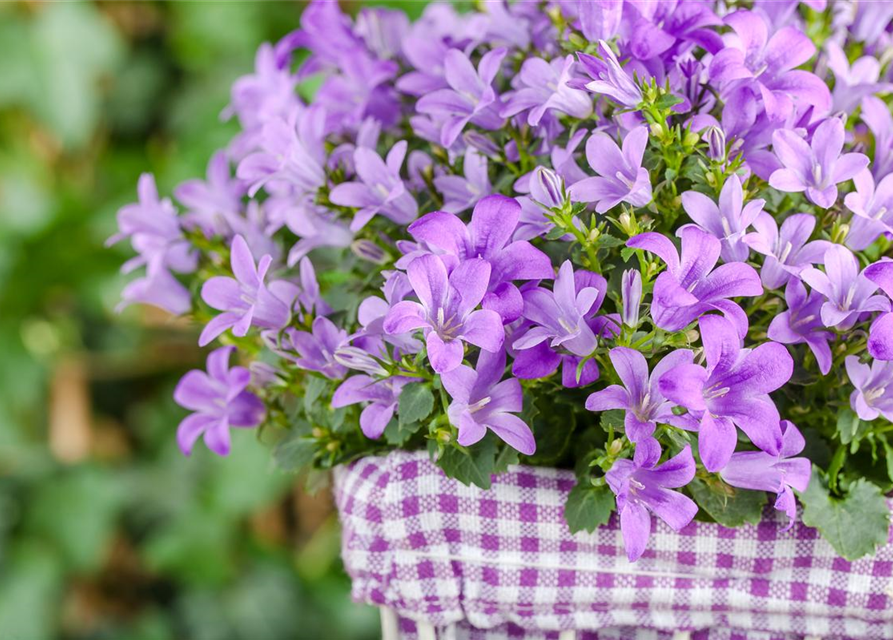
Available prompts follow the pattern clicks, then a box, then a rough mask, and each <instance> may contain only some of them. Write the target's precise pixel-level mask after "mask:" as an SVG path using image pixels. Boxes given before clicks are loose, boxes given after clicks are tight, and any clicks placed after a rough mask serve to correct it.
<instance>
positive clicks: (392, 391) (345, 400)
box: [332, 375, 418, 440]
mask: <svg viewBox="0 0 893 640" xmlns="http://www.w3.org/2000/svg"><path fill="white" fill-rule="evenodd" d="M410 382H418V378H407V377H403V376H394V377H391V378H385V379H384V380H376V379H375V378H372V377H370V376H363V375H359V376H351V377H350V378H348V379H347V380H345V381H344V382H342V383H341V385H340V386H339V387H338V388H337V389H335V393H334V395H332V406H333V407H334V408H336V409H338V408H340V407H346V406H348V405H351V404H358V403H360V402H368V403H369V404H367V405H366V406H365V407H364V408H363V411H362V412H361V413H360V429H362V431H363V434H364V435H365V436H366V437H367V438H372V439H373V440H375V439H376V438H380V437H381V434H382V433H384V430H385V427H387V426H388V423H389V422H390V421H391V418H392V417H393V416H394V412H395V411H396V410H397V402H398V401H399V399H400V392H401V391H402V390H403V387H405V386H406V385H407V384H409V383H410Z"/></svg>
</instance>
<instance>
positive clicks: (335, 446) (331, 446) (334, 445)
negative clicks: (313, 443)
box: [326, 440, 341, 453]
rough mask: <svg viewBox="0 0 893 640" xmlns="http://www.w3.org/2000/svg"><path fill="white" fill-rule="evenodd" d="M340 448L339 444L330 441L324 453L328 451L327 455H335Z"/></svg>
mask: <svg viewBox="0 0 893 640" xmlns="http://www.w3.org/2000/svg"><path fill="white" fill-rule="evenodd" d="M340 448H341V443H340V442H338V441H336V440H332V441H331V442H330V443H329V444H327V445H326V451H328V452H329V453H335V452H336V451H338V449H340Z"/></svg>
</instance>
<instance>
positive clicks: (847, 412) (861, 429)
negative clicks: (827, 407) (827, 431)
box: [837, 408, 868, 444]
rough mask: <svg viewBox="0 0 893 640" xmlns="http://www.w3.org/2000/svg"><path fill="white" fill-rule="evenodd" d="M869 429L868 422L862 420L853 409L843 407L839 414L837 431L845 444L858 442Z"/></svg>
mask: <svg viewBox="0 0 893 640" xmlns="http://www.w3.org/2000/svg"><path fill="white" fill-rule="evenodd" d="M867 430H868V423H867V422H862V421H861V420H859V416H857V415H856V414H855V413H854V412H853V411H852V410H851V409H849V408H846V409H843V410H842V411H841V412H840V413H838V414H837V433H838V434H839V435H840V441H841V442H842V443H843V444H850V443H851V442H858V441H859V440H861V439H862V436H863V435H864V434H865V432H866V431H867Z"/></svg>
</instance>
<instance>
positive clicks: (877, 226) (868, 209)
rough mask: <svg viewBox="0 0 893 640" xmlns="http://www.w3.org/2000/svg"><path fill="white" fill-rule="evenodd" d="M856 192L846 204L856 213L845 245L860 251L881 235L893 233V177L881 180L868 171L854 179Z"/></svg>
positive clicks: (850, 195)
mask: <svg viewBox="0 0 893 640" xmlns="http://www.w3.org/2000/svg"><path fill="white" fill-rule="evenodd" d="M853 183H854V184H855V185H856V190H855V191H854V192H852V193H848V194H846V197H845V198H844V200H843V202H844V204H845V205H846V208H847V209H849V210H850V211H852V212H853V217H852V219H851V220H850V232H849V233H848V234H847V237H846V244H847V246H848V247H850V248H851V249H853V250H854V251H861V250H863V249H865V248H867V247H868V246H869V245H870V244H871V243H872V242H874V241H875V240H877V238H878V236H880V235H881V234H882V233H893V174H889V175H886V176H884V177H883V178H881V179H880V181H879V182H878V183H877V185H875V181H874V177H873V176H872V175H871V172H870V171H868V170H867V169H866V170H864V171H860V172H859V173H858V174H856V177H854V178H853Z"/></svg>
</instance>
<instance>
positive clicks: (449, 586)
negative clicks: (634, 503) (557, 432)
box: [335, 451, 893, 640]
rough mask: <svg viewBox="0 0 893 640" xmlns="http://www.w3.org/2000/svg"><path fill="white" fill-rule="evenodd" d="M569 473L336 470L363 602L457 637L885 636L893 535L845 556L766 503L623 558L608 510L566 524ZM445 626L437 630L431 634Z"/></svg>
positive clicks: (416, 456)
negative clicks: (589, 527)
mask: <svg viewBox="0 0 893 640" xmlns="http://www.w3.org/2000/svg"><path fill="white" fill-rule="evenodd" d="M573 486H574V476H573V473H571V472H569V471H564V470H560V469H547V468H531V467H521V466H519V467H512V468H511V469H510V470H509V472H507V473H504V474H501V475H499V476H494V478H493V486H492V487H491V489H490V490H488V491H484V490H481V489H479V488H477V487H467V486H465V485H462V484H460V483H458V482H455V481H453V480H450V479H449V478H447V477H446V476H444V475H443V473H442V472H441V471H440V470H439V469H438V468H437V467H436V466H434V465H433V464H432V463H431V462H430V460H429V459H428V457H427V454H426V453H424V452H403V451H398V452H394V453H391V454H390V455H388V456H387V457H370V458H365V459H363V460H360V461H359V462H356V463H354V464H353V465H351V466H349V467H344V468H341V469H339V470H337V471H336V473H335V499H336V503H337V506H338V510H339V513H340V515H341V522H342V527H343V534H342V535H343V538H342V554H343V558H344V564H345V568H346V569H347V572H348V573H349V574H350V576H351V578H352V581H353V597H354V599H355V600H357V601H359V602H364V603H368V604H372V605H377V606H388V607H391V608H393V609H395V610H396V611H397V613H398V614H399V615H400V616H401V618H403V620H402V621H401V638H407V639H411V638H414V637H415V636H416V632H415V628H414V627H415V625H414V624H413V622H412V621H413V620H419V621H426V622H429V623H431V624H433V625H435V626H436V627H438V628H442V629H444V632H445V633H446V632H447V631H448V633H449V635H450V636H453V637H455V638H457V639H460V638H469V639H471V638H473V639H475V640H502V639H506V640H507V639H510V638H511V639H515V638H530V639H536V640H540V639H542V640H545V639H547V638H550V639H551V638H557V636H558V631H560V630H564V629H576V630H578V631H579V632H583V633H580V634H578V637H580V638H585V639H586V640H620V639H623V640H626V639H629V640H664V638H667V639H669V638H670V637H671V636H672V632H674V631H678V630H690V631H692V632H693V633H692V640H800V639H802V638H805V637H810V636H813V637H818V638H822V639H824V640H832V639H833V640H838V639H839V640H843V639H847V640H849V639H851V638H852V639H859V640H890V639H891V638H893V545H891V544H888V545H887V546H885V547H884V548H882V549H880V550H879V551H878V553H877V554H876V555H875V556H874V557H871V558H864V559H861V560H858V561H855V562H848V561H846V560H844V559H843V558H840V557H838V556H837V555H836V554H835V553H834V550H833V549H832V548H831V546H830V545H829V544H828V543H826V542H825V541H824V540H822V539H821V538H820V537H819V536H818V533H817V532H816V531H815V530H812V529H809V528H808V527H805V526H803V525H800V524H798V525H795V526H794V527H793V528H792V529H791V530H789V531H782V526H783V521H782V519H781V518H780V517H779V516H776V515H775V514H774V513H773V512H767V514H766V516H765V517H764V520H763V521H762V522H761V523H760V524H759V525H756V526H745V527H741V528H737V529H727V528H725V527H722V526H719V525H716V524H707V523H702V522H692V523H691V524H690V525H689V526H688V527H686V528H685V529H684V530H683V531H682V532H680V533H676V532H674V531H672V530H671V529H669V528H668V527H667V526H666V525H664V524H663V523H662V522H660V521H659V520H655V523H654V528H653V533H652V536H651V541H650V543H649V548H648V550H647V551H646V552H645V554H644V555H643V556H642V558H640V559H639V560H638V561H637V562H636V563H634V564H633V563H630V562H629V561H627V559H626V555H625V553H624V550H623V542H622V540H621V536H620V530H619V527H618V523H617V522H616V518H612V520H611V522H610V523H609V524H608V525H607V526H604V527H601V528H599V529H598V530H596V532H595V533H593V534H587V533H578V534H576V535H571V534H570V532H569V531H568V529H567V525H566V524H565V522H564V516H563V513H562V511H563V506H564V501H565V498H566V496H567V493H568V492H569V491H570V490H571V488H572V487H573ZM438 637H441V636H438Z"/></svg>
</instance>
